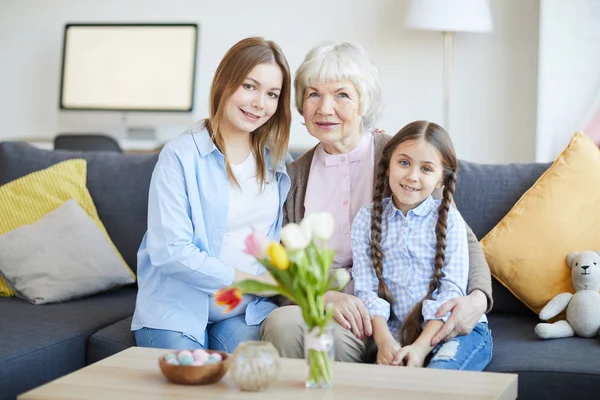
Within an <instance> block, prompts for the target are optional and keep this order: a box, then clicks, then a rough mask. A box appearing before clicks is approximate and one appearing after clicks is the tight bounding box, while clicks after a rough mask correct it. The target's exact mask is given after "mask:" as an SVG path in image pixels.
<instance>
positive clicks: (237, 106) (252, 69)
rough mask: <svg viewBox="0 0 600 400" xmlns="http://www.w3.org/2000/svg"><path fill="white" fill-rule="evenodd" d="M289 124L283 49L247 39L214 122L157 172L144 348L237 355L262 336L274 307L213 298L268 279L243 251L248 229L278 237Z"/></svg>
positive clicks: (143, 281)
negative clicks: (240, 283)
mask: <svg viewBox="0 0 600 400" xmlns="http://www.w3.org/2000/svg"><path fill="white" fill-rule="evenodd" d="M290 123H291V115H290V72H289V66H288V63H287V61H286V59H285V57H284V55H283V53H282V52H281V49H280V48H279V46H277V45H276V44H275V43H273V42H271V41H267V40H264V39H262V38H256V37H253V38H247V39H244V40H241V41H240V42H238V43H237V44H235V45H234V46H233V47H232V48H231V49H230V50H229V51H228V52H227V54H225V57H224V58H223V60H222V61H221V63H220V64H219V66H218V68H217V71H216V73H215V77H214V80H213V83H212V88H211V92H210V117H208V118H207V119H206V120H203V121H200V122H199V123H197V124H196V125H194V126H192V127H191V128H190V129H189V130H188V131H187V132H185V134H184V135H182V136H180V137H178V138H177V139H174V140H173V141H171V142H169V143H168V144H167V145H166V146H165V147H164V148H163V150H162V151H161V153H160V156H159V160H158V163H157V164H156V167H155V169H154V172H153V174H152V181H151V184H150V193H149V201H148V230H147V232H146V235H145V236H144V239H143V241H142V244H141V246H140V249H139V252H138V286H139V292H138V295H137V303H136V308H135V313H134V316H133V322H132V327H131V329H132V330H133V331H135V337H136V341H137V343H138V345H139V346H146V347H160V348H171V349H192V348H199V347H204V348H210V349H218V350H222V351H226V352H232V351H233V350H234V349H235V347H236V346H237V344H238V343H239V342H241V341H244V340H259V339H260V324H261V323H262V321H263V320H264V319H265V318H266V316H267V315H268V314H269V312H271V311H272V310H273V309H274V308H275V307H276V305H275V304H274V302H272V301H270V299H267V298H262V297H257V296H253V295H245V296H244V299H243V301H242V304H241V305H240V306H238V307H236V308H235V309H234V310H233V311H232V312H230V313H227V314H224V313H223V309H222V308H221V307H219V306H218V305H217V304H216V303H215V299H214V296H213V294H214V293H215V292H216V291H217V290H218V289H221V288H223V287H226V286H229V285H231V284H232V283H233V282H235V281H237V280H241V279H247V278H252V279H258V280H262V281H268V282H270V281H271V280H272V278H271V277H270V275H269V274H268V273H267V272H265V269H264V268H263V267H261V266H260V265H259V264H258V262H256V260H254V259H253V258H252V257H251V256H249V255H247V254H245V253H243V252H242V249H243V248H244V245H243V242H244V239H245V238H246V236H247V235H248V234H249V233H250V232H251V230H252V229H256V230H260V231H263V232H264V233H265V234H267V235H268V236H269V237H270V238H271V239H272V240H278V239H279V233H280V230H281V225H282V220H283V213H282V207H283V202H284V201H285V199H286V196H287V193H288V191H289V188H290V179H289V176H288V175H287V172H286V169H285V157H286V152H287V145H288V139H289V131H290Z"/></svg>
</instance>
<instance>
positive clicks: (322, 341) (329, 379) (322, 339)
mask: <svg viewBox="0 0 600 400" xmlns="http://www.w3.org/2000/svg"><path fill="white" fill-rule="evenodd" d="M333 341H334V337H333V324H332V323H328V324H327V325H326V326H325V327H324V328H321V327H318V326H315V327H309V326H306V325H305V326H304V358H306V362H307V363H308V377H307V378H306V384H305V386H306V387H307V388H329V387H331V386H332V384H333V375H332V371H331V364H332V362H333V358H334V345H333Z"/></svg>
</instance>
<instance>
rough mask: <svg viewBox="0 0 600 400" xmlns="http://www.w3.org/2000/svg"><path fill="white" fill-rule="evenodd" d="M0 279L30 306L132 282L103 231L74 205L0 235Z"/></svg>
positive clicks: (61, 208)
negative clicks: (0, 277)
mask: <svg viewBox="0 0 600 400" xmlns="http://www.w3.org/2000/svg"><path fill="white" fill-rule="evenodd" d="M9 185H10V184H9ZM0 274H1V275H2V277H3V278H4V279H5V281H6V282H7V283H8V285H9V286H10V288H11V289H12V290H13V291H14V292H15V294H16V295H17V297H19V298H22V299H24V300H27V301H29V302H30V303H33V304H46V303H55V302H60V301H68V300H72V299H76V298H80V297H85V296H89V295H92V294H96V293H100V292H102V291H105V290H109V289H113V288H115V287H119V286H125V285H127V284H131V283H133V282H135V277H134V276H133V274H132V272H131V270H130V269H129V268H128V267H127V266H126V265H125V263H124V262H123V260H122V259H121V257H120V255H119V254H118V253H117V251H116V249H115V247H114V245H113V244H112V242H110V240H109V239H108V237H107V235H106V231H104V230H101V229H100V228H99V227H98V226H97V225H96V223H95V222H94V221H93V220H92V219H91V218H90V216H89V215H88V214H87V213H86V212H85V210H84V209H83V208H81V206H80V205H79V203H77V201H76V200H75V199H69V200H67V201H65V202H64V203H63V204H62V205H61V206H59V207H58V208H57V209H55V210H53V211H50V212H49V213H48V214H46V215H44V216H43V217H42V218H40V219H38V220H37V221H35V222H34V223H33V224H27V225H24V226H21V227H19V228H17V229H13V230H12V231H10V232H7V233H5V234H4V235H0Z"/></svg>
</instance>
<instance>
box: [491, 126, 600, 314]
mask: <svg viewBox="0 0 600 400" xmlns="http://www.w3.org/2000/svg"><path fill="white" fill-rule="evenodd" d="M599 204H600V150H599V149H598V147H597V146H596V145H595V144H594V142H593V141H592V140H591V139H590V138H589V137H587V136H586V135H584V134H583V133H580V132H577V133H576V134H575V135H574V136H573V138H572V139H571V142H570V143H569V145H568V146H567V148H566V149H565V150H563V152H562V153H561V154H560V155H559V156H558V158H557V159H556V161H555V162H554V163H553V164H552V166H550V168H548V170H547V171H546V172H544V174H543V175H542V176H541V177H540V178H539V179H538V180H537V182H536V183H535V184H534V185H533V186H532V187H531V188H530V189H529V190H528V191H527V192H526V193H525V194H524V195H523V196H522V197H521V198H520V199H519V201H518V202H517V203H516V204H515V205H514V207H513V208H512V209H511V210H510V211H509V213H508V214H507V215H506V216H505V217H504V218H503V219H502V220H501V221H500V222H499V223H498V225H496V227H494V229H492V231H491V232H490V233H488V234H487V235H486V236H485V237H484V238H483V239H482V240H481V245H482V247H483V251H484V252H485V256H486V259H487V261H488V263H489V265H490V270H491V272H492V275H494V277H496V279H498V281H499V282H500V283H502V284H503V285H504V286H506V288H507V289H508V290H510V291H511V292H512V294H513V295H515V296H516V297H517V298H518V299H519V300H521V301H522V302H523V303H525V305H526V306H528V307H529V308H530V309H532V310H533V311H534V312H536V313H538V314H539V312H540V311H541V309H542V308H543V307H544V306H545V305H546V304H547V303H548V301H550V300H551V299H552V298H553V297H554V296H555V295H557V294H559V293H563V292H574V289H573V285H572V284H571V274H570V269H569V268H568V266H567V261H566V257H567V254H569V253H571V252H573V251H582V250H600V209H599V208H598V205H599Z"/></svg>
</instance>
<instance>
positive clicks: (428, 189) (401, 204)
mask: <svg viewBox="0 0 600 400" xmlns="http://www.w3.org/2000/svg"><path fill="white" fill-rule="evenodd" d="M387 174H388V177H389V184H390V188H391V189H392V193H393V200H394V205H395V206H396V208H398V209H399V210H400V211H402V213H403V214H404V215H406V214H407V213H408V211H410V210H412V209H413V208H415V207H417V206H418V205H419V204H421V203H422V202H423V200H425V199H426V198H427V197H428V196H429V195H431V193H433V191H434V189H435V188H437V187H441V186H442V177H443V166H442V160H441V156H440V153H439V151H438V150H437V149H436V148H435V147H434V146H433V145H432V144H431V143H429V142H427V141H426V140H425V139H423V138H419V139H414V140H407V141H405V142H402V143H400V144H399V145H398V146H397V147H396V149H395V150H394V151H393V153H392V156H391V159H390V166H389V168H388V171H387Z"/></svg>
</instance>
